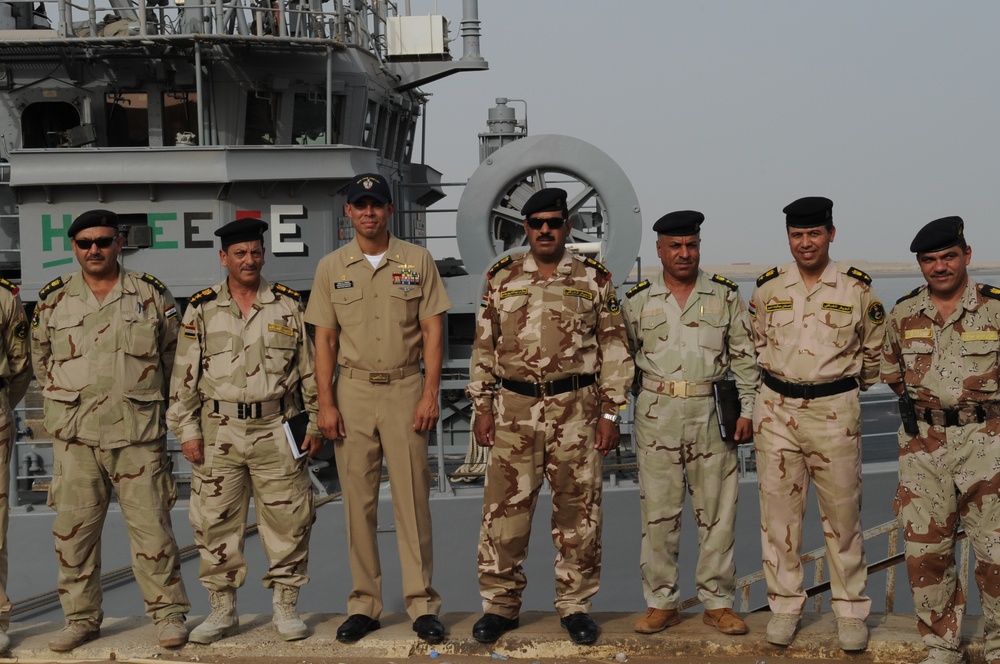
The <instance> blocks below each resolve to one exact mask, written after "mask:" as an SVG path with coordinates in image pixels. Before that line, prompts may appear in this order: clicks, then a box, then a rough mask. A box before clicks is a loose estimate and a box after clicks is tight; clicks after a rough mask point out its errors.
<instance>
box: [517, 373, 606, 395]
mask: <svg viewBox="0 0 1000 664" xmlns="http://www.w3.org/2000/svg"><path fill="white" fill-rule="evenodd" d="M596 382H597V378H596V377H595V376H594V374H586V375H584V376H570V377H568V378H560V379H559V380H550V381H548V382H547V383H522V382H521V381H519V380H510V379H509V378H497V385H499V386H500V387H502V388H503V389H505V390H510V391H511V392H515V393H517V394H520V395H522V396H525V397H535V398H536V399H541V398H542V397H551V396H555V395H557V394H563V393H565V392H575V391H576V390H579V389H580V388H583V387H588V386H590V385H593V384H594V383H596Z"/></svg>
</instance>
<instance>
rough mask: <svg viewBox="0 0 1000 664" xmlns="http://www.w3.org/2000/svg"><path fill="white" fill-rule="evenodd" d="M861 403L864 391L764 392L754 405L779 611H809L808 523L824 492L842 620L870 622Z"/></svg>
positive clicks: (765, 529)
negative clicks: (811, 496)
mask: <svg viewBox="0 0 1000 664" xmlns="http://www.w3.org/2000/svg"><path fill="white" fill-rule="evenodd" d="M860 421H861V404H860V402H859V401H858V393H857V390H852V391H850V392H845V393H843V394H837V395H833V396H830V397H824V398H821V399H812V400H805V399H792V398H789V397H783V396H781V395H780V394H778V393H777V392H775V391H773V390H772V389H771V388H769V387H767V386H766V385H764V386H761V388H760V394H759V395H758V396H757V401H756V404H755V405H754V413H753V424H754V447H755V449H756V452H757V480H758V485H759V489H760V528H761V547H762V549H763V558H764V576H765V578H766V579H767V601H768V604H769V605H770V607H771V611H772V612H773V613H801V612H802V609H803V607H804V606H805V602H806V594H805V591H804V590H803V589H802V564H801V562H800V558H801V556H802V520H803V517H804V515H805V510H806V495H807V493H808V490H809V482H810V480H811V481H812V482H813V484H814V485H815V487H816V497H817V499H818V502H819V513H820V516H821V517H822V522H823V535H824V540H825V542H826V567H827V569H828V570H829V573H830V594H831V599H830V606H831V608H832V609H833V612H834V614H836V616H837V617H838V618H861V619H862V620H863V619H865V618H867V617H868V613H869V611H870V609H871V600H870V599H868V597H867V596H866V595H865V588H866V586H867V584H868V571H867V568H866V565H865V551H864V538H863V535H862V531H861V425H860Z"/></svg>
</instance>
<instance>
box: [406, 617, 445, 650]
mask: <svg viewBox="0 0 1000 664" xmlns="http://www.w3.org/2000/svg"><path fill="white" fill-rule="evenodd" d="M413 631H414V632H416V633H417V636H418V637H420V638H421V639H423V640H424V641H426V642H427V643H441V642H442V641H444V625H442V624H441V621H440V620H438V617H437V616H436V615H434V614H433V613H428V614H427V615H424V616H420V617H419V618H417V619H416V620H414V621H413Z"/></svg>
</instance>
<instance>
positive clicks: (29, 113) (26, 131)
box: [21, 101, 80, 148]
mask: <svg viewBox="0 0 1000 664" xmlns="http://www.w3.org/2000/svg"><path fill="white" fill-rule="evenodd" d="M79 125H80V112H79V111H77V110H76V107H75V106H73V104H70V103H69V102H65V101H40V102H35V103H34V104H29V105H28V106H27V107H26V108H25V109H24V112H23V113H22V114H21V146H22V147H25V148H57V147H60V146H61V145H63V144H64V143H65V141H64V140H63V137H64V136H65V134H66V132H67V131H69V130H70V129H72V128H74V127H78V126H79Z"/></svg>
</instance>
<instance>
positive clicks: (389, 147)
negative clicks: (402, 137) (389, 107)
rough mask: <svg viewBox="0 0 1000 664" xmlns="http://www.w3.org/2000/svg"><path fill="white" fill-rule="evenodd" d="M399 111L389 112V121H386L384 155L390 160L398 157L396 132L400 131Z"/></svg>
mask: <svg viewBox="0 0 1000 664" xmlns="http://www.w3.org/2000/svg"><path fill="white" fill-rule="evenodd" d="M399 121H400V115H399V113H389V121H388V122H387V123H386V136H385V144H384V145H383V146H382V155H383V156H384V157H385V158H386V159H389V160H394V159H395V158H396V134H397V133H398V132H399Z"/></svg>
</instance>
